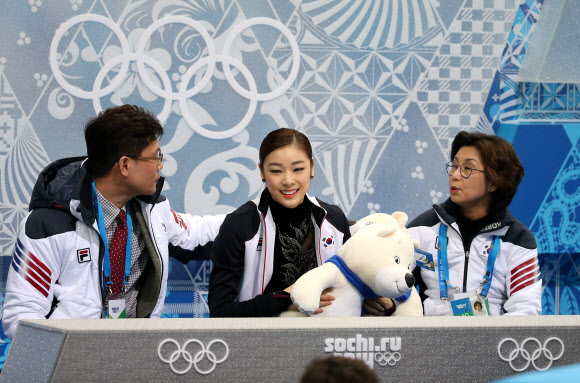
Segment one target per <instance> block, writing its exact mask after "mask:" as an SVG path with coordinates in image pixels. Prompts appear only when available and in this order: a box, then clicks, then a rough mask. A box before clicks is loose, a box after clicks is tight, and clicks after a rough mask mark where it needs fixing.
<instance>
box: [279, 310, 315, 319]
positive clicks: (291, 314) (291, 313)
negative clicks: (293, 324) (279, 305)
mask: <svg viewBox="0 0 580 383" xmlns="http://www.w3.org/2000/svg"><path fill="white" fill-rule="evenodd" d="M306 316H308V315H307V314H305V313H301V312H298V311H293V310H288V311H283V312H281V313H280V318H300V317H306Z"/></svg>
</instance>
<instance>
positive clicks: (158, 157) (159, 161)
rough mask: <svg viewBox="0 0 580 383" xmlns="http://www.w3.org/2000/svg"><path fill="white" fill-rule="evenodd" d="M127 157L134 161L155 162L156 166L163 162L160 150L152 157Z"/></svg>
mask: <svg viewBox="0 0 580 383" xmlns="http://www.w3.org/2000/svg"><path fill="white" fill-rule="evenodd" d="M127 157H129V158H133V159H135V160H141V161H153V160H157V166H159V164H161V161H163V153H161V149H159V150H157V155H156V156H154V157H143V156H131V155H128V154H127Z"/></svg>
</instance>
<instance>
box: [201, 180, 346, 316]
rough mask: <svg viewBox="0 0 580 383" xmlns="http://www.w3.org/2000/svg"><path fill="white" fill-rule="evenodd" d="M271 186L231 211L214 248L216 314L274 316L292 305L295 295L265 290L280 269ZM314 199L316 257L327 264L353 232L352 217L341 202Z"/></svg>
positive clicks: (212, 298) (213, 304)
mask: <svg viewBox="0 0 580 383" xmlns="http://www.w3.org/2000/svg"><path fill="white" fill-rule="evenodd" d="M270 198H272V197H271V196H270V193H269V192H268V189H265V190H264V192H263V193H262V195H261V196H260V198H259V199H256V200H254V201H248V202H246V203H245V204H244V205H242V206H241V207H240V208H238V209H237V210H236V211H234V212H232V213H230V214H228V215H227V217H226V219H225V220H224V223H223V225H222V227H221V228H220V232H219V234H218V236H217V237H216V240H215V242H214V244H213V247H212V250H211V254H212V255H211V259H212V261H213V263H214V268H213V271H212V274H211V277H210V285H209V309H210V316H214V317H215V316H218V317H240V316H254V317H255V316H257V317H262V316H274V315H277V314H279V313H280V312H281V311H283V310H285V309H286V308H287V307H288V306H289V305H290V300H289V297H287V296H286V297H285V298H286V299H284V298H281V299H278V298H277V294H274V293H270V294H264V289H265V288H266V286H267V285H268V283H269V282H270V279H271V278H272V273H273V270H274V246H275V243H276V223H275V222H274V220H273V218H272V213H271V211H270V208H269V204H268V201H269V199H270ZM305 198H308V200H309V201H310V203H311V210H312V214H311V217H312V222H313V223H314V240H315V242H314V243H315V249H316V259H317V263H318V265H319V266H320V265H322V264H323V263H324V262H326V260H327V259H329V258H330V257H332V256H333V255H335V254H336V252H337V251H338V249H339V248H340V247H341V246H342V244H343V243H344V242H345V241H346V240H347V239H348V238H350V231H349V226H348V220H347V219H346V216H345V215H344V213H343V212H342V210H340V208H339V207H338V206H335V205H330V204H327V203H325V202H323V201H320V200H319V199H317V198H314V197H310V196H309V195H308V194H307V195H306V197H305Z"/></svg>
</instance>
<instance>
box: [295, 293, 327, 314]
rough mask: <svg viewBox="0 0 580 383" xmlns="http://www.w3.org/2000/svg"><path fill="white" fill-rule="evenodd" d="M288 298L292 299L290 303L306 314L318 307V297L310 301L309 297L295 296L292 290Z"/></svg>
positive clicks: (312, 312) (311, 312)
mask: <svg viewBox="0 0 580 383" xmlns="http://www.w3.org/2000/svg"><path fill="white" fill-rule="evenodd" d="M290 298H291V299H292V303H294V305H295V306H296V308H298V310H299V311H300V312H301V313H304V314H306V315H308V316H311V315H313V314H314V312H315V311H316V310H318V308H319V307H320V298H318V299H316V301H315V302H312V299H311V297H308V296H306V297H303V298H302V299H297V298H295V294H294V290H292V294H290Z"/></svg>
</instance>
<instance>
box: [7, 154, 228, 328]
mask: <svg viewBox="0 0 580 383" xmlns="http://www.w3.org/2000/svg"><path fill="white" fill-rule="evenodd" d="M83 160H84V157H77V158H67V159H62V160H59V161H56V162H54V163H52V164H50V165H49V166H48V167H47V168H46V169H44V170H43V172H42V173H41V174H40V176H39V177H38V180H37V182H36V185H35V187H34V190H33V194H32V198H31V202H30V213H29V214H28V215H27V216H26V218H25V219H24V220H23V221H22V223H21V226H20V231H19V233H18V240H17V243H16V248H15V251H14V255H13V256H12V263H11V267H10V270H9V272H8V279H7V283H6V296H5V302H4V307H3V315H2V327H3V329H4V332H5V334H6V335H7V336H8V337H9V338H13V337H14V334H15V331H16V326H17V324H18V321H19V320H21V319H42V318H51V319H52V318H56V319H67V318H100V317H101V315H102V308H103V303H104V290H103V272H102V270H103V254H104V246H103V242H102V240H101V237H100V236H99V231H98V227H97V220H96V213H95V212H94V209H93V204H92V189H91V181H92V177H91V175H90V174H89V173H88V172H87V169H86V166H83V165H84V161H83ZM162 186H163V179H160V180H159V182H158V184H157V192H156V193H155V194H154V195H153V196H147V197H138V198H136V199H135V202H137V203H136V204H135V202H133V201H132V203H133V205H132V206H133V208H134V209H135V208H136V207H140V210H141V213H142V217H143V218H144V219H143V220H141V221H140V222H137V219H135V218H134V221H133V222H134V224H140V225H141V231H142V232H143V236H144V237H147V239H149V238H150V239H151V241H150V242H149V246H148V247H149V249H150V250H152V251H149V256H150V261H149V264H148V265H147V267H146V268H145V270H144V272H143V275H142V284H141V285H140V288H139V294H138V297H137V302H138V303H137V315H138V316H139V317H159V316H160V315H161V312H162V309H163V303H164V301H165V294H166V291H167V275H168V261H169V260H168V256H169V255H171V256H173V257H175V258H177V259H179V260H180V261H182V262H188V261H189V260H192V259H203V258H205V259H207V258H208V254H209V249H208V248H205V249H204V248H203V245H206V244H207V245H208V247H209V246H211V243H210V241H213V239H214V238H215V236H216V235H217V233H218V231H219V226H220V224H221V223H222V221H223V219H224V216H223V215H222V216H215V217H212V216H205V217H200V216H191V215H188V214H177V213H175V212H174V211H173V210H172V209H171V208H170V206H169V201H167V199H165V197H163V196H162V195H160V192H161V188H162ZM147 233H148V235H147ZM146 248H147V246H146Z"/></svg>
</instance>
